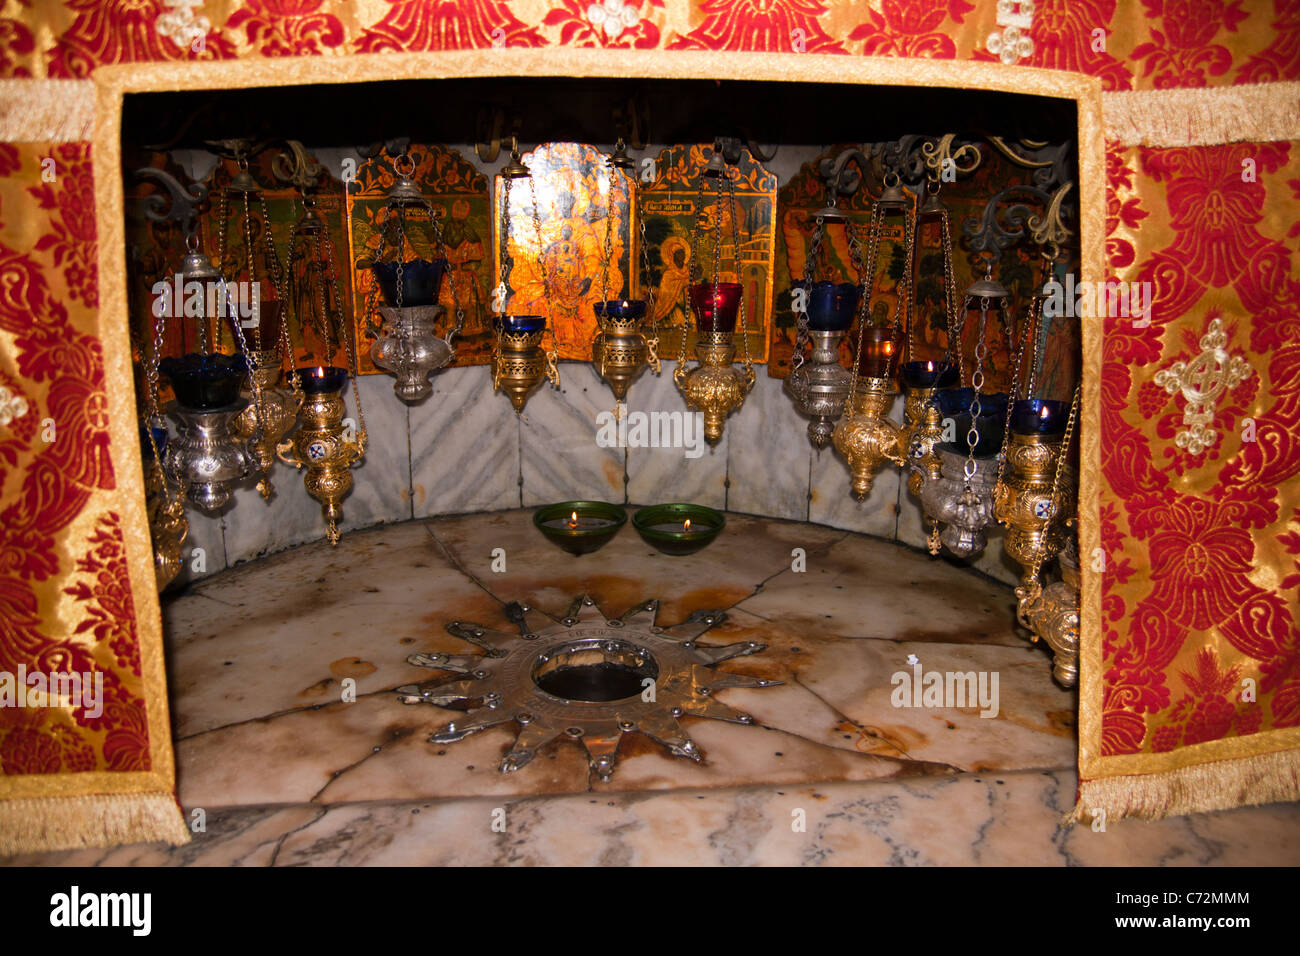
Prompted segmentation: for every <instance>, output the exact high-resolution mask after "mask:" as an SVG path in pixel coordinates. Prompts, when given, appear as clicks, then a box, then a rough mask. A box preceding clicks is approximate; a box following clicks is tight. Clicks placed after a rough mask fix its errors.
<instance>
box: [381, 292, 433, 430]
mask: <svg viewBox="0 0 1300 956" xmlns="http://www.w3.org/2000/svg"><path fill="white" fill-rule="evenodd" d="M378 309H379V314H380V315H381V316H383V319H384V327H385V331H384V334H383V335H381V336H380V337H379V338H378V339H376V340H375V342H374V344H373V345H371V346H370V358H371V360H372V361H373V362H374V363H375V365H377V366H378V367H379V368H382V369H385V370H387V371H389V372H392V373H393V375H394V376H395V377H396V379H397V381H396V382H394V383H393V391H394V392H395V393H396V394H397V397H398V398H400V399H401V400H402V401H403V402H405V403H406V404H408V405H411V404H414V403H415V402H419V401H422V400H423V399H425V398H428V397H429V396H430V395H432V394H433V383H431V382H430V381H429V375H430V374H431V373H433V372H436V371H437V370H438V369H440V368H442V367H444V366H445V365H446V364H447V363H448V362H450V361H451V358H452V350H451V346H449V345H448V344H447V342H446V340H445V339H443V338H441V337H439V336H438V334H437V333H436V332H435V331H434V326H435V324H436V323H437V321H438V319H439V317H440V316H441V315H442V313H443V312H444V311H446V310H445V309H444V308H443V307H442V306H440V305H417V306H407V307H404V308H401V309H395V308H390V307H388V306H382V305H381V306H379V307H378Z"/></svg>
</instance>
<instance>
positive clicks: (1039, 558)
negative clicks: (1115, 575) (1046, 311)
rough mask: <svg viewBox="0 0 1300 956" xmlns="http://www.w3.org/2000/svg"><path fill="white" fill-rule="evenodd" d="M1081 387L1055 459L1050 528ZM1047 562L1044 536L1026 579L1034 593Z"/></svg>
mask: <svg viewBox="0 0 1300 956" xmlns="http://www.w3.org/2000/svg"><path fill="white" fill-rule="evenodd" d="M1082 390H1083V385H1082V384H1079V385H1076V386H1075V387H1074V398H1073V400H1072V401H1071V402H1070V417H1069V418H1067V419H1066V421H1065V434H1064V435H1063V436H1062V437H1061V451H1060V454H1059V455H1058V456H1057V459H1056V472H1055V473H1054V474H1053V475H1052V490H1051V493H1050V495H1049V498H1048V500H1049V501H1050V505H1049V509H1048V513H1047V522H1048V525H1049V526H1050V524H1051V522H1052V521H1053V520H1055V518H1056V516H1057V515H1058V514H1060V513H1061V476H1062V475H1063V474H1064V473H1065V462H1066V459H1067V458H1069V455H1070V441H1071V440H1072V439H1073V437H1074V428H1075V423H1076V422H1077V421H1078V417H1079V399H1080V395H1081V394H1082ZM1046 560H1047V535H1046V534H1044V535H1043V536H1042V537H1041V538H1040V539H1039V543H1038V547H1037V548H1036V549H1035V551H1034V563H1033V564H1032V565H1031V566H1030V568H1029V574H1028V577H1029V579H1030V580H1031V581H1033V582H1034V583H1033V587H1034V590H1035V592H1037V591H1041V590H1042V584H1041V582H1039V580H1038V575H1039V573H1040V572H1041V571H1042V568H1043V562H1044V561H1046Z"/></svg>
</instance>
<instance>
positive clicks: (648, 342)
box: [591, 139, 659, 402]
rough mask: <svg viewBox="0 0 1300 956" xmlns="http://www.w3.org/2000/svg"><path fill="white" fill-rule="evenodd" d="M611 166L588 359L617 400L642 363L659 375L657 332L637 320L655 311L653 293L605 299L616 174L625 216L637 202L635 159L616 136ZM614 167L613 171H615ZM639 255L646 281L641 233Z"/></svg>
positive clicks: (644, 251)
mask: <svg viewBox="0 0 1300 956" xmlns="http://www.w3.org/2000/svg"><path fill="white" fill-rule="evenodd" d="M609 168H610V177H609V181H610V190H609V199H608V209H607V210H606V214H605V250H604V251H605V254H604V257H603V259H602V260H601V273H600V297H601V301H600V302H597V303H596V304H595V305H594V306H593V307H592V308H593V311H594V312H595V313H596V324H597V330H596V334H595V337H594V338H593V339H592V341H591V361H592V364H593V365H595V366H596V374H597V375H599V376H600V377H601V378H602V379H604V380H605V381H606V382H608V383H609V387H610V390H611V391H613V393H614V398H615V399H616V400H617V401H619V402H622V401H623V399H624V398H626V397H627V389H628V386H629V385H631V384H632V381H633V380H634V379H635V378H636V377H637V376H638V375H640V374H641V370H642V369H643V368H645V367H646V366H647V365H649V367H650V368H651V369H652V370H653V371H654V373H655V374H656V375H658V374H659V354H658V351H657V349H658V345H659V335H658V330H657V329H654V330H652V332H651V333H650V334H649V335H647V334H646V333H645V332H643V331H642V324H643V323H644V321H645V316H646V313H647V311H648V312H649V313H650V314H651V315H653V314H654V296H653V293H652V292H650V291H649V285H648V284H647V285H646V286H645V288H646V289H647V298H646V300H644V301H643V300H641V299H610V297H609V263H610V260H611V259H612V258H613V251H614V250H613V246H614V236H613V228H614V226H613V224H614V215H613V211H614V190H613V183H614V180H615V179H616V178H620V174H621V178H622V179H623V181H624V183H625V185H626V191H625V193H624V195H625V196H626V197H627V209H628V215H629V216H631V215H633V211H634V209H635V206H636V202H635V199H634V198H633V191H634V189H635V184H636V179H635V177H634V176H632V175H631V173H630V170H632V169H634V168H635V163H634V162H633V161H632V159H631V157H629V156H628V155H627V146H626V145H625V144H624V142H623V140H622V139H620V140H619V141H618V144H617V145H616V147H615V150H614V154H613V155H612V156H611V157H610V158H609ZM615 170H618V172H615ZM641 228H642V230H643V231H644V229H645V222H644V220H641ZM631 234H632V227H631V226H630V225H629V228H628V236H629V240H630V238H631ZM628 246H629V248H628V257H627V259H628V287H629V290H628V291H629V293H630V292H631V273H632V250H631V248H630V247H631V242H630V241H629V242H628ZM641 254H642V260H643V264H644V268H645V270H646V274H645V275H644V276H643V279H642V281H643V282H648V280H649V261H648V257H647V254H646V249H645V236H644V234H643V235H642V237H641Z"/></svg>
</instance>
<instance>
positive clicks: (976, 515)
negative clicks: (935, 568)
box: [921, 446, 998, 558]
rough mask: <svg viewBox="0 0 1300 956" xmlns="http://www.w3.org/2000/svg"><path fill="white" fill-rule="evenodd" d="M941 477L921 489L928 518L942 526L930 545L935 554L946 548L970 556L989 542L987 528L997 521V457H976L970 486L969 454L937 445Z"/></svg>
mask: <svg viewBox="0 0 1300 956" xmlns="http://www.w3.org/2000/svg"><path fill="white" fill-rule="evenodd" d="M934 450H935V451H936V452H937V453H938V456H939V462H940V476H939V478H938V479H937V480H935V481H927V482H926V483H925V485H924V487H923V488H922V489H921V505H922V507H923V508H924V509H925V514H926V517H928V518H930V519H931V520H933V521H935V522H937V523H938V524H940V525H941V527H940V531H939V534H938V538H937V540H936V541H932V542H931V544H930V552H931V554H938V553H939V546H940V545H942V546H944V547H946V548H947V549H948V550H949V551H950V552H952V553H953V554H954V555H956V556H957V557H959V558H969V557H970V556H972V555H974V554H978V553H979V552H981V551H983V550H984V546H985V545H986V544H987V543H988V541H987V538H986V537H985V535H984V529H985V528H987V527H988V526H989V523H990V522H991V521H992V520H993V485H994V483H995V482H996V481H997V470H998V463H997V459H996V458H976V459H975V473H974V474H973V475H972V476H971V479H970V485H969V489H968V488H967V482H966V476H965V465H966V457H967V456H966V455H962V454H958V453H956V452H953V451H949V450H948V449H947V448H943V447H939V446H936V447H935V449H934Z"/></svg>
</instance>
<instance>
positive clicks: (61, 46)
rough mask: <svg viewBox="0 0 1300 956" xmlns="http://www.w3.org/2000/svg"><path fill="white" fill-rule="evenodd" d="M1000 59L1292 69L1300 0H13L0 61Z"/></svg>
mask: <svg viewBox="0 0 1300 956" xmlns="http://www.w3.org/2000/svg"><path fill="white" fill-rule="evenodd" d="M494 46H495V47H541V46H573V47H604V48H614V49H628V50H632V49H636V50H655V49H660V50H735V51H741V50H743V51H771V52H784V53H835V54H843V55H846V56H891V57H937V58H942V59H960V60H998V59H1000V60H1001V61H1002V62H1004V63H1011V64H1015V63H1020V64H1024V65H1028V66H1039V67H1045V68H1048V69H1056V70H1070V71H1073V72H1078V73H1086V74H1088V75H1090V76H1096V77H1099V78H1100V79H1101V81H1102V85H1103V88H1104V89H1107V90H1127V89H1168V88H1173V87H1200V86H1217V85H1228V84H1234V83H1261V82H1269V81H1276V80H1282V79H1295V78H1296V75H1297V57H1298V56H1300V9H1298V8H1297V6H1296V4H1295V3H1294V2H1291V0H1125V2H1120V0H1035V2H1033V3H1028V2H1020V0H1011V2H1010V3H1007V4H1005V9H1004V10H1002V11H999V4H998V3H997V2H996V0H867V2H862V0H690V2H678V0H600V2H596V3H593V2H590V0H508V2H507V0H349V2H346V3H343V2H337V0H205V2H204V3H203V4H202V5H201V6H197V7H194V8H191V7H190V6H189V5H188V4H181V3H176V2H172V0H42V2H39V3H35V4H32V3H30V2H28V0H3V2H2V3H0V77H20V76H23V77H47V76H48V77H66V78H81V77H87V76H89V75H90V74H91V73H92V72H93V71H94V70H95V68H96V67H99V66H104V65H106V64H110V63H144V62H160V61H168V60H185V59H191V58H193V59H209V60H217V59H220V60H227V59H236V58H242V57H283V56H304V55H313V56H314V55H324V56H346V55H350V54H357V53H389V52H397V51H405V52H417V51H418V52H431V51H438V50H463V49H473V48H480V49H481V48H487V47H494Z"/></svg>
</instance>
